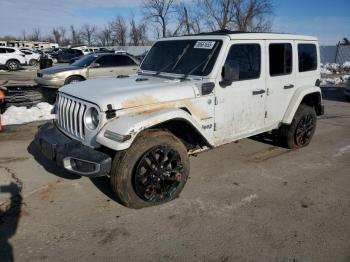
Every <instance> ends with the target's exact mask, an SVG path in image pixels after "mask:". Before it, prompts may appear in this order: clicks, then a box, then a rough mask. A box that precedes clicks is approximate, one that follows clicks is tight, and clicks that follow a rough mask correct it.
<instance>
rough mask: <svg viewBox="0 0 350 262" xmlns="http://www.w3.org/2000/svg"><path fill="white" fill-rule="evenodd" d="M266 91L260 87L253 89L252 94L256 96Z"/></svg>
mask: <svg viewBox="0 0 350 262" xmlns="http://www.w3.org/2000/svg"><path fill="white" fill-rule="evenodd" d="M265 92H266V91H265V90H263V89H261V90H254V91H253V96H257V95H262V94H264V93H265Z"/></svg>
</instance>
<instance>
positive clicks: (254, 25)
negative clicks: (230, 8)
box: [234, 0, 273, 32]
mask: <svg viewBox="0 0 350 262" xmlns="http://www.w3.org/2000/svg"><path fill="white" fill-rule="evenodd" d="M272 13H273V12H272V3H271V1H270V0H235V1H234V16H235V27H236V28H237V29H238V30H240V31H251V32H262V31H270V30H271V16H272Z"/></svg>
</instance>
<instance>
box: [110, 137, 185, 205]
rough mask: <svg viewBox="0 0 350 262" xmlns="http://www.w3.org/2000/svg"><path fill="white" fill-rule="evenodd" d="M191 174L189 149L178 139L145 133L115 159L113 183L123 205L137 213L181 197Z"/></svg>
mask: <svg viewBox="0 0 350 262" xmlns="http://www.w3.org/2000/svg"><path fill="white" fill-rule="evenodd" d="M189 170H190V163H189V158H188V154H187V149H186V147H185V146H184V144H183V143H182V142H181V141H180V140H179V139H178V138H177V137H175V136H174V135H173V134H171V133H169V132H165V131H161V130H146V131H144V132H143V133H141V134H140V135H139V136H138V137H137V138H136V139H135V141H134V142H133V144H132V145H131V147H130V148H129V149H127V150H125V151H121V152H118V153H117V154H116V155H115V157H114V160H113V163H112V170H111V178H110V183H111V187H112V190H113V192H114V193H115V195H116V197H117V199H118V200H119V202H120V203H121V204H123V205H125V206H127V207H130V208H135V209H138V208H144V207H149V206H154V205H159V204H163V203H166V202H168V201H171V200H173V199H174V198H176V197H178V196H179V194H180V192H181V191H182V189H183V187H184V186H185V184H186V181H187V178H188V174H189Z"/></svg>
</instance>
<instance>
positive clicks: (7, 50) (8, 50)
mask: <svg viewBox="0 0 350 262" xmlns="http://www.w3.org/2000/svg"><path fill="white" fill-rule="evenodd" d="M6 52H7V53H14V52H15V49H12V48H7V49H6Z"/></svg>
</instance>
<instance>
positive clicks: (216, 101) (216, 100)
mask: <svg viewBox="0 0 350 262" xmlns="http://www.w3.org/2000/svg"><path fill="white" fill-rule="evenodd" d="M218 103H219V102H218V98H217V97H215V98H214V105H218Z"/></svg>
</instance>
